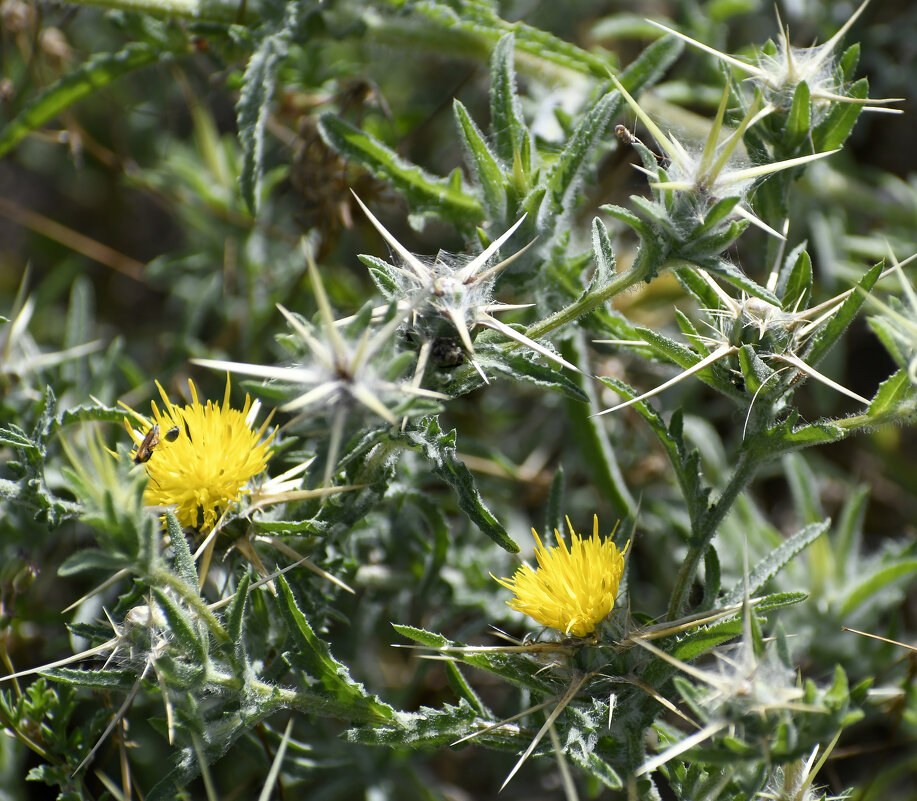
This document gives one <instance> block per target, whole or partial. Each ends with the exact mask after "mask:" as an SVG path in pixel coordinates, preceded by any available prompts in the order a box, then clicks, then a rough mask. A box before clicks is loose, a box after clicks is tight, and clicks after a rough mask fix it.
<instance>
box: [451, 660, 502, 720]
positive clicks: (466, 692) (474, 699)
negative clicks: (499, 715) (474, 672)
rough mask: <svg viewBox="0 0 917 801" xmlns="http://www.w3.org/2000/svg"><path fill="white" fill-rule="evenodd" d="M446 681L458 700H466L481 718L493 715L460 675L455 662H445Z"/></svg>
mask: <svg viewBox="0 0 917 801" xmlns="http://www.w3.org/2000/svg"><path fill="white" fill-rule="evenodd" d="M446 681H447V682H449V687H450V688H451V689H452V692H454V693H455V694H456V696H457V697H458V698H459V700H461V701H465V702H467V703H468V705H469V706H471V708H472V709H474V711H475V712H476V713H477V714H479V715H480V716H481V717H482V718H492V717H493V714H492V713H491V712H490V711H489V710H488V709H486V708H485V706H484V703H483V702H482V701H481V699H480V698H479V697H478V694H477V693H476V692H475V691H474V689H473V688H472V687H471V685H470V684H469V683H468V681H467V680H466V679H465V677H464V676H463V675H462V672H461V671H460V670H459V669H458V667H457V666H456V664H455V662H446Z"/></svg>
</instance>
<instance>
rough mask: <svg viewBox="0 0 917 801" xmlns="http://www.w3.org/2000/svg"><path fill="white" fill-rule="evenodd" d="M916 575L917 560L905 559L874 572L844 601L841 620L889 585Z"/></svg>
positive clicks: (840, 612)
mask: <svg viewBox="0 0 917 801" xmlns="http://www.w3.org/2000/svg"><path fill="white" fill-rule="evenodd" d="M915 573H917V559H906V560H903V561H901V562H897V563H895V564H892V565H888V566H886V567H883V568H881V569H879V570H877V571H875V572H874V573H873V574H872V575H870V576H869V577H868V578H866V579H865V580H864V581H861V582H860V583H859V584H857V585H856V586H855V587H854V588H853V589H852V590H851V591H850V592H849V593H848V594H847V597H846V598H845V599H844V602H843V603H842V604H841V608H840V610H839V612H838V614H839V615H840V616H841V617H842V618H843V617H844V616H845V615H849V614H851V613H852V612H853V611H854V610H856V609H857V608H858V607H860V606H862V605H863V604H864V603H866V602H867V601H868V600H869V599H870V598H872V597H873V596H874V595H876V594H877V593H879V592H881V591H882V590H883V589H884V588H885V587H887V586H888V585H889V584H892V583H893V582H895V581H898V580H899V579H902V578H910V577H912V576H913V575H914V574H915Z"/></svg>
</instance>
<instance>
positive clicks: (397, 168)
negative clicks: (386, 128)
mask: <svg viewBox="0 0 917 801" xmlns="http://www.w3.org/2000/svg"><path fill="white" fill-rule="evenodd" d="M318 129H319V132H320V133H321V136H322V139H324V140H325V143H326V144H327V145H328V146H329V147H330V148H332V149H333V150H335V151H336V152H338V153H340V154H341V155H342V156H344V157H345V158H347V159H349V160H351V161H353V162H355V163H357V164H359V165H360V166H362V167H363V168H364V169H366V170H368V171H369V172H370V173H372V174H373V175H375V176H376V177H377V178H380V179H382V180H384V181H387V182H388V183H391V184H392V186H394V187H395V189H397V190H398V191H399V192H400V193H401V194H402V195H404V197H405V199H406V200H407V202H408V205H409V206H410V207H411V210H412V211H413V212H415V213H424V212H432V213H435V214H438V215H440V216H442V217H444V218H445V219H446V220H448V221H450V222H453V223H455V224H457V225H469V224H475V223H479V222H480V221H481V220H482V219H483V217H484V210H483V208H482V207H481V204H480V203H479V202H478V201H477V200H476V199H475V198H474V197H472V196H471V195H470V194H468V193H466V192H464V191H459V190H456V189H455V188H454V187H452V186H451V184H450V183H449V181H448V180H447V179H445V178H438V177H436V176H435V175H431V174H430V173H428V172H426V171H425V170H423V169H421V168H420V167H418V166H417V165H416V164H412V163H411V162H409V161H407V160H405V159H403V158H401V156H399V155H398V154H397V153H396V152H395V151H394V150H392V149H391V148H389V147H387V146H386V145H384V144H383V143H382V142H380V141H379V140H378V139H375V138H373V137H372V136H370V135H369V134H367V133H364V132H363V131H361V130H360V129H359V128H354V126H352V125H351V124H350V123H347V122H344V120H342V119H341V118H340V117H336V116H334V115H333V114H324V115H322V117H321V118H320V119H319V123H318Z"/></svg>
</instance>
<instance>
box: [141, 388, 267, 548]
mask: <svg viewBox="0 0 917 801" xmlns="http://www.w3.org/2000/svg"><path fill="white" fill-rule="evenodd" d="M188 385H189V387H190V388H191V404H190V405H188V406H183V407H181V406H176V405H175V404H174V403H172V402H171V401H170V400H169V397H168V395H166V393H165V390H163V388H162V387H161V386H160V384H159V382H158V381H157V382H156V386H157V387H158V388H159V394H160V395H161V396H162V400H163V403H164V404H165V408H164V409H163V410H162V411H160V409H159V407H158V406H157V405H156V401H153V402H152V404H151V405H152V408H153V415H152V417H151V418H150V420H149V421H148V427H147V429H146V431H143V432H138V431H135V430H133V429H132V428H131V426H130V423H128V422H127V421H125V424H126V425H127V430H128V432H129V433H130V435H131V438H132V439H133V440H134V442H135V443H136V444H137V446H138V453H137V455H135V457H134V459H135V461H142V462H143V463H144V464H145V465H146V469H147V473H148V474H149V476H150V483H149V485H148V486H147V488H146V491H145V492H144V495H143V501H144V503H145V504H147V505H149V506H171V507H174V509H175V514H176V516H177V517H178V519H179V522H180V523H181V524H182V525H183V526H198V527H200V529H201V530H204V529H211V528H212V527H213V525H214V523H215V522H216V520H217V518H218V516H219V514H220V511H222V510H225V509H226V508H227V507H228V506H229V505H230V504H233V503H235V502H236V501H238V500H239V498H240V497H241V496H242V495H243V494H245V493H247V492H249V491H250V490H248V489H247V488H246V485H247V484H248V482H249V481H250V480H251V479H252V478H253V477H254V476H256V475H258V474H259V473H261V472H263V471H264V468H265V467H266V465H267V460H268V459H269V458H270V456H271V448H270V443H271V440H272V439H273V438H274V434H273V432H272V433H271V434H270V436H268V437H267V439H263V437H264V433H265V431H266V430H267V425H268V420H266V421H265V422H264V423H263V424H262V425H261V427H260V428H259V429H258V430H257V431H253V430H252V423H253V422H254V419H255V415H256V414H257V412H258V406H259V404H258V403H257V402H256V403H255V404H254V405H253V404H252V402H251V398H249V396H248V395H246V396H245V406H244V407H243V408H242V409H241V411H240V410H238V409H233V408H231V407H230V405H229V377H228V376H227V378H226V392H225V394H224V396H223V405H222V406H219V405H218V404H216V403H214V402H213V401H207V405H206V406H205V405H203V404H201V402H200V401H199V400H198V397H197V389H196V388H195V386H194V383H193V382H192V381H190V380H189V381H188ZM138 416H139V415H138ZM153 426H159V429H158V440H157V441H155V442H153V443H152V444H153V447H152V450H150V451H148V452H143V449H142V448H141V446H142V445H143V444H144V440H146V445H147V446H149V445H150V440H149V437H148V434H149V431H150V429H151V428H152V427H153Z"/></svg>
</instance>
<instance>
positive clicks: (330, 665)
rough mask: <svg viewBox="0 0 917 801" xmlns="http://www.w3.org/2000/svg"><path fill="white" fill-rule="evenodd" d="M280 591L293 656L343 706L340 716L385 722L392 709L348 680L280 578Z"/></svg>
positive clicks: (341, 667)
mask: <svg viewBox="0 0 917 801" xmlns="http://www.w3.org/2000/svg"><path fill="white" fill-rule="evenodd" d="M275 582H276V584H277V588H278V590H279V591H280V594H279V597H278V601H277V603H278V606H279V607H280V611H281V613H282V614H283V618H284V620H285V621H286V623H287V631H288V633H289V635H290V637H291V638H292V639H293V641H294V642H295V643H296V644H297V648H296V656H297V658H298V661H301V662H302V663H303V664H304V665H305V666H306V667H307V669H308V671H309V675H310V676H311V677H312V678H314V679H317V680H318V681H319V682H320V683H321V686H322V687H323V688H324V689H325V691H326V692H327V693H328V694H329V695H330V696H331V697H332V698H333V699H335V700H336V701H337V702H338V703H340V704H341V705H342V707H343V709H342V715H346V716H349V717H350V718H351V719H352V720H385V719H388V718H390V717H391V716H392V712H393V710H392V708H391V707H390V706H389V705H388V704H385V703H383V702H381V701H380V700H379V699H378V698H376V697H375V696H370V695H368V694H367V692H366V690H365V688H364V687H363V685H362V684H359V683H358V682H355V681H354V680H353V679H351V678H350V672H349V671H348V670H347V667H346V666H345V665H344V664H342V663H341V662H338V661H337V660H336V659H335V658H334V657H333V656H332V655H331V651H330V650H329V648H328V645H327V643H326V642H325V641H324V640H322V639H321V638H320V637H318V636H317V635H316V634H315V631H314V630H313V629H312V626H310V625H309V621H308V620H306V616H305V615H304V614H303V613H302V611H301V610H300V608H299V606H298V605H297V603H296V599H295V598H294V597H293V591H292V590H291V589H290V585H289V584H287V581H286V579H285V578H284V577H283V576H278V577H277V578H276V579H275Z"/></svg>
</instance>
